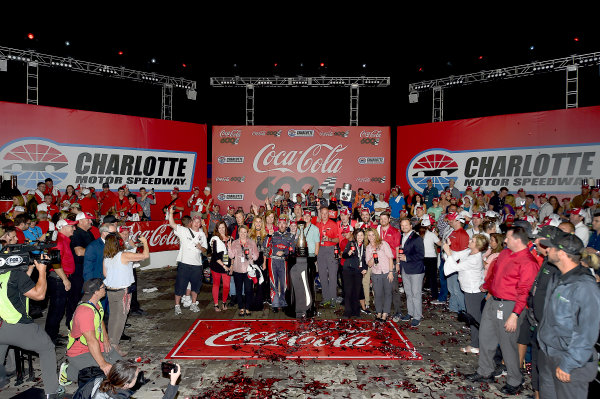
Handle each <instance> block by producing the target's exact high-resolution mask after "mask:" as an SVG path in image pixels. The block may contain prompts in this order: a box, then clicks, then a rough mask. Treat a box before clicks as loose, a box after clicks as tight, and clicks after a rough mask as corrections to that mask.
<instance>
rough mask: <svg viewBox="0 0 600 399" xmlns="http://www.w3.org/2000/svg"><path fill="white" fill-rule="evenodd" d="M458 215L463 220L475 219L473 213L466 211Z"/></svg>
mask: <svg viewBox="0 0 600 399" xmlns="http://www.w3.org/2000/svg"><path fill="white" fill-rule="evenodd" d="M458 215H459V216H460V217H461V218H469V219H471V218H472V217H473V214H472V213H471V212H469V211H465V210H462V211H460V212H459V213H458Z"/></svg>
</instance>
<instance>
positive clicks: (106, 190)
mask: <svg viewBox="0 0 600 399" xmlns="http://www.w3.org/2000/svg"><path fill="white" fill-rule="evenodd" d="M96 197H97V198H98V202H99V203H100V215H102V216H104V215H108V211H110V208H112V207H113V206H114V205H115V200H116V199H117V196H116V194H115V193H113V192H112V191H110V186H109V185H108V183H103V184H102V191H100V192H99V193H98V195H96Z"/></svg>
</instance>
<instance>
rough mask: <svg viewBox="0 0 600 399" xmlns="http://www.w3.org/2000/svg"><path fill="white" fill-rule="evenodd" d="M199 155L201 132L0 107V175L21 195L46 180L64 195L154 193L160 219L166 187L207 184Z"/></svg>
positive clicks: (147, 121) (187, 126)
mask: <svg viewBox="0 0 600 399" xmlns="http://www.w3.org/2000/svg"><path fill="white" fill-rule="evenodd" d="M206 154H207V152H206V125H197V124H192V123H185V122H175V121H166V120H161V119H151V118H140V117H135V116H125V115H114V114H105V113H98V112H88V111H79V110H71V109H62V108H52V107H43V106H36V105H28V104H15V103H7V102H0V169H1V171H2V173H3V174H4V175H6V174H12V175H17V178H18V185H19V188H20V189H21V191H24V190H28V189H35V188H36V185H37V183H38V182H40V181H44V179H46V178H47V177H50V178H52V179H53V181H54V185H55V186H57V187H58V188H59V189H60V190H61V192H63V193H64V189H65V187H66V186H67V185H68V184H72V185H73V186H75V187H77V185H81V186H82V187H94V188H96V190H101V187H102V184H103V183H109V184H110V188H111V190H116V189H117V187H119V186H121V185H124V184H127V185H128V186H129V188H130V190H131V191H137V190H139V188H140V187H145V188H146V189H151V188H154V190H155V191H156V192H157V205H156V206H154V207H153V218H157V219H162V218H163V217H162V216H161V209H162V206H163V205H166V203H168V202H169V201H170V196H169V195H168V192H169V191H171V190H172V189H173V187H179V190H180V191H181V192H184V193H185V192H190V191H191V190H192V188H193V187H194V186H199V187H204V186H205V185H206ZM186 197H187V196H186V195H185V194H184V198H186ZM154 211H156V213H154Z"/></svg>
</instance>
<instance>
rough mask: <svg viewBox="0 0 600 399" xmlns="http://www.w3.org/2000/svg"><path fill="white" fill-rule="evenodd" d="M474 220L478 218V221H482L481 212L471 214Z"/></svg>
mask: <svg viewBox="0 0 600 399" xmlns="http://www.w3.org/2000/svg"><path fill="white" fill-rule="evenodd" d="M473 217H474V218H478V219H483V213H481V212H476V213H474V214H473Z"/></svg>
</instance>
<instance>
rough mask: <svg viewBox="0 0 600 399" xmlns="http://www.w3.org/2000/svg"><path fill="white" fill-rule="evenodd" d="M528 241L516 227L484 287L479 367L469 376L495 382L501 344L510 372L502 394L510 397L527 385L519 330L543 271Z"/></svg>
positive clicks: (481, 380)
mask: <svg viewBox="0 0 600 399" xmlns="http://www.w3.org/2000/svg"><path fill="white" fill-rule="evenodd" d="M528 241H529V238H528V237H527V233H526V232H525V230H524V229H523V228H522V227H518V226H513V227H511V228H510V229H508V231H507V233H506V241H505V243H506V247H507V249H505V250H503V251H502V252H500V255H499V256H498V259H497V260H496V263H495V267H494V269H493V270H492V273H491V275H488V279H487V280H486V282H485V283H484V284H483V286H482V288H483V289H485V290H487V291H488V296H487V301H486V304H485V307H484V309H483V314H482V316H481V323H480V328H479V343H480V345H479V367H478V368H477V372H476V373H473V374H469V375H467V376H466V377H467V379H469V380H470V381H472V382H493V381H494V376H493V372H494V369H495V363H494V359H493V358H494V354H495V353H496V347H497V346H498V344H500V349H501V350H502V357H503V358H504V364H505V365H506V369H507V372H508V375H507V377H506V385H505V386H504V387H502V389H501V392H502V393H504V394H509V395H514V394H516V393H517V392H519V391H520V389H521V384H522V383H523V376H522V374H521V370H520V365H519V352H518V349H517V338H518V333H517V326H518V321H519V316H520V315H521V312H522V311H523V309H524V308H525V305H526V302H527V295H528V293H529V290H530V289H531V286H532V285H533V281H534V280H535V277H536V275H537V272H538V270H539V265H538V263H537V261H536V260H535V258H534V257H533V255H532V254H531V252H529V249H528V248H527V243H528Z"/></svg>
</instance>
